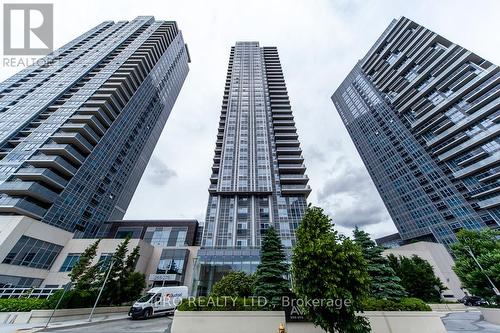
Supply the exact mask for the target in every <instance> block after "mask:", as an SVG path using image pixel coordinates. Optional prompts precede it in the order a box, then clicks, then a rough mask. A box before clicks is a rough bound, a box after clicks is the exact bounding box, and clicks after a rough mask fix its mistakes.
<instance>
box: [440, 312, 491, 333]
mask: <svg viewBox="0 0 500 333" xmlns="http://www.w3.org/2000/svg"><path fill="white" fill-rule="evenodd" d="M441 319H442V320H443V323H444V326H445V327H446V330H447V331H448V333H468V332H483V333H499V332H500V326H498V325H493V324H490V323H488V322H486V321H484V320H483V318H482V316H481V312H479V311H471V312H452V313H449V314H447V315H446V316H444V317H442V318H441Z"/></svg>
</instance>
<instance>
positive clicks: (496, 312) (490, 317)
mask: <svg viewBox="0 0 500 333" xmlns="http://www.w3.org/2000/svg"><path fill="white" fill-rule="evenodd" d="M480 310H481V314H482V315H483V318H484V320H486V321H487V322H489V323H492V324H496V325H500V309H499V308H480Z"/></svg>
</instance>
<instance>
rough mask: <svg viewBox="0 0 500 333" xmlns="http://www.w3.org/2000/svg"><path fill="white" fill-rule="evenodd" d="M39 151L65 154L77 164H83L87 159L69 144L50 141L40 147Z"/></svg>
mask: <svg viewBox="0 0 500 333" xmlns="http://www.w3.org/2000/svg"><path fill="white" fill-rule="evenodd" d="M38 151H40V152H42V153H44V154H47V155H57V156H63V157H64V158H65V159H67V160H68V161H70V162H71V163H73V164H76V165H81V164H82V163H83V161H85V157H84V156H83V155H82V154H80V153H79V152H78V151H77V150H76V149H75V148H73V146H71V145H69V144H58V143H49V144H46V145H44V146H42V147H40V148H39V149H38Z"/></svg>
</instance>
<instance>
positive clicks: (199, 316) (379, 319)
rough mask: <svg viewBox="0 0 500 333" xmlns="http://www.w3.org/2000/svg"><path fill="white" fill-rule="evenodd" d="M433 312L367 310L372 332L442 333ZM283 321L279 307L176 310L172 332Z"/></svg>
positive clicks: (265, 326) (245, 329) (311, 331)
mask: <svg viewBox="0 0 500 333" xmlns="http://www.w3.org/2000/svg"><path fill="white" fill-rule="evenodd" d="M441 315H442V314H439V313H436V312H425V311H424V312H416V311H394V312H388V311H387V312H386V311H368V312H365V313H364V316H366V317H368V319H369V321H370V325H371V328H372V332H373V333H387V332H391V333H422V332H426V333H446V329H445V327H444V325H443V322H442V321H441ZM280 323H285V313H284V312H282V311H274V312H266V311H231V312H229V311H214V312H209V311H206V312H195V311H176V312H175V316H174V321H173V323H172V328H171V332H172V333H233V332H238V333H255V332H277V331H278V327H279V325H280ZM286 330H287V332H288V333H325V332H324V331H323V330H322V329H320V328H318V327H315V326H314V325H313V324H311V323H287V324H286Z"/></svg>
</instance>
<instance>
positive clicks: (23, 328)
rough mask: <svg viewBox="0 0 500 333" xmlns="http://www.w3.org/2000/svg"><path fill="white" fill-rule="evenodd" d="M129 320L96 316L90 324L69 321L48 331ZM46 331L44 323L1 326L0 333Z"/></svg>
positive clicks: (54, 324)
mask: <svg viewBox="0 0 500 333" xmlns="http://www.w3.org/2000/svg"><path fill="white" fill-rule="evenodd" d="M125 318H128V316H127V315H126V314H112V315H105V316H96V317H95V318H93V319H92V322H90V323H89V321H88V320H87V319H79V320H69V321H60V322H53V323H50V324H49V325H48V327H47V329H50V330H60V329H71V328H75V327H79V326H83V325H87V326H91V325H96V324H100V323H104V322H110V321H115V320H123V319H125ZM44 329H45V324H44V323H30V324H1V325H0V333H35V332H42V331H43V330H44Z"/></svg>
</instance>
